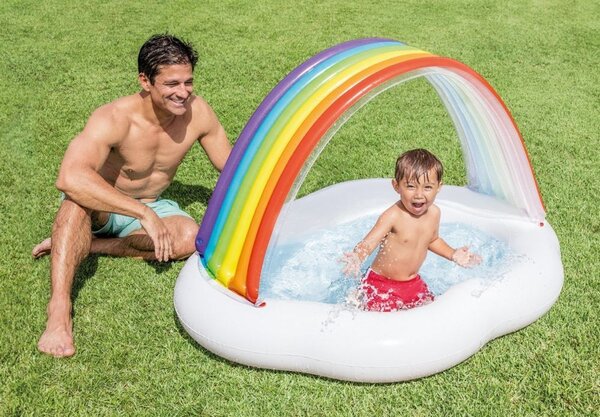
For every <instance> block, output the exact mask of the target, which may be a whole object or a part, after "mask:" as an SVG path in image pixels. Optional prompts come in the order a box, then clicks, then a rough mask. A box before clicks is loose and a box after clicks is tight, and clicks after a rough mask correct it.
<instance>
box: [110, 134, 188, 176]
mask: <svg viewBox="0 0 600 417" xmlns="http://www.w3.org/2000/svg"><path fill="white" fill-rule="evenodd" d="M194 142H195V138H193V137H192V136H191V135H188V134H186V132H182V133H181V134H177V135H174V134H169V133H167V132H162V133H156V132H147V133H143V132H140V133H139V134H130V135H129V136H128V137H127V138H125V139H124V140H123V141H122V142H121V143H120V144H119V145H118V146H117V147H115V148H113V150H112V151H111V155H110V156H109V159H108V161H107V162H109V163H110V164H111V165H114V164H117V165H118V166H119V171H121V172H122V173H124V174H126V175H127V176H128V177H132V178H134V177H145V176H147V175H148V174H150V173H152V172H172V171H174V170H176V169H177V167H178V166H179V164H180V163H181V161H182V160H183V158H184V157H185V155H186V154H187V152H188V151H189V150H190V148H191V147H192V145H193V144H194Z"/></svg>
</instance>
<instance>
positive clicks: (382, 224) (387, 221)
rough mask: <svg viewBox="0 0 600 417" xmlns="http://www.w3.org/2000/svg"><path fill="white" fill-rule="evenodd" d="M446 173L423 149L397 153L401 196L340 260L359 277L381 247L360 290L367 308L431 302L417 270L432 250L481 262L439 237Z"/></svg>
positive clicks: (396, 182)
mask: <svg viewBox="0 0 600 417" xmlns="http://www.w3.org/2000/svg"><path fill="white" fill-rule="evenodd" d="M443 171H444V169H443V167H442V163H441V162H440V161H439V159H437V158H436V157H435V156H434V155H433V154H432V153H430V152H429V151H426V150H425V149H414V150H412V151H408V152H405V153H403V154H402V155H400V157H398V160H397V161H396V172H395V178H394V179H393V180H392V186H393V187H394V190H396V192H397V193H398V194H399V195H400V200H399V201H398V202H396V203H395V204H394V205H393V206H391V207H390V208H388V209H387V210H386V211H385V212H383V214H382V215H381V216H379V219H377V222H376V223H375V226H373V228H372V229H371V231H370V232H369V233H368V234H367V235H366V236H365V237H364V239H363V240H362V241H360V242H359V243H358V244H357V245H356V247H355V248H354V251H353V252H351V253H346V254H344V258H343V259H342V261H343V262H344V263H345V264H346V265H345V267H344V273H345V274H347V275H354V276H358V275H359V274H360V266H361V264H362V262H363V261H364V260H365V259H366V258H367V257H368V256H369V255H370V254H371V252H373V250H374V249H375V247H376V246H378V245H380V246H381V247H380V250H379V253H378V254H377V257H376V258H375V260H374V261H373V264H372V265H371V268H369V270H368V271H367V273H366V274H365V276H364V278H363V279H362V282H361V286H360V289H359V291H360V292H359V294H360V295H361V297H362V299H363V300H362V301H363V303H364V306H363V307H364V308H365V309H367V310H374V311H394V310H398V309H407V308H412V307H416V306H418V305H422V304H425V303H428V302H431V301H433V298H434V296H433V294H432V293H431V292H430V291H429V288H428V287H427V284H425V282H424V281H423V280H421V277H420V276H419V274H418V271H419V268H420V267H421V265H422V264H423V262H424V261H425V257H426V255H427V250H428V249H429V250H430V251H432V252H433V253H435V254H437V255H440V256H443V257H444V258H446V259H448V260H452V261H453V262H455V263H457V264H458V265H460V266H463V267H471V266H474V265H477V264H479V262H481V258H480V257H479V256H478V255H475V254H473V253H470V252H469V251H468V249H467V247H462V248H459V249H453V248H451V247H450V246H449V245H448V244H447V243H446V242H445V241H444V240H443V239H442V238H441V237H439V235H438V231H439V225H440V209H439V208H438V207H437V206H435V205H434V204H433V202H434V201H435V197H436V195H437V193H438V192H439V191H440V188H441V186H442V175H443Z"/></svg>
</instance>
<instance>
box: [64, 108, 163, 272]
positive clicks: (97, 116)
mask: <svg viewBox="0 0 600 417" xmlns="http://www.w3.org/2000/svg"><path fill="white" fill-rule="evenodd" d="M128 129H129V125H128V122H127V121H126V120H124V119H120V118H119V115H118V114H115V112H114V111H113V109H112V107H110V105H108V106H103V107H101V108H99V109H98V110H96V111H95V112H94V113H93V114H92V115H91V116H90V119H89V120H88V123H87V124H86V126H85V128H84V129H83V131H82V132H81V133H80V134H79V135H78V136H77V137H75V139H73V140H72V141H71V143H70V144H69V147H68V148H67V151H66V152H65V156H64V158H63V161H62V164H61V168H60V171H59V174H58V179H57V180H56V188H58V189H59V190H60V191H62V192H64V193H65V195H67V197H68V198H69V199H71V200H73V201H74V202H76V203H77V204H79V205H80V206H82V207H85V208H88V209H91V210H94V211H104V212H111V213H120V214H124V215H127V216H130V217H135V218H137V219H139V220H140V223H141V224H142V227H143V228H144V229H145V230H146V232H147V233H148V235H149V236H150V238H151V239H152V241H153V242H154V247H155V253H156V257H157V259H158V260H168V259H169V257H170V256H172V255H173V245H172V241H171V237H170V236H169V233H168V230H167V228H166V227H165V226H164V224H163V223H162V221H161V220H160V219H159V217H158V216H157V215H156V213H154V211H152V210H151V209H150V208H148V207H147V206H146V205H144V204H142V203H140V202H139V201H137V200H135V199H133V198H131V197H128V196H126V195H125V194H123V193H121V192H119V191H118V190H116V189H115V188H114V187H113V186H112V185H110V184H109V183H107V182H106V181H105V180H104V178H102V176H101V175H100V174H99V171H100V169H101V168H102V166H103V165H104V163H105V162H106V159H107V158H108V155H109V153H110V151H111V149H112V148H113V147H115V146H118V145H119V143H120V142H121V140H122V139H123V138H124V137H125V136H126V135H127V131H128Z"/></svg>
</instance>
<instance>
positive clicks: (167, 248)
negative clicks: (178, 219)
mask: <svg viewBox="0 0 600 417" xmlns="http://www.w3.org/2000/svg"><path fill="white" fill-rule="evenodd" d="M140 223H141V224H142V227H143V228H144V230H145V231H146V233H148V236H150V239H152V242H153V243H154V255H155V256H156V260H157V261H159V262H166V261H168V260H169V259H172V258H173V256H175V253H174V252H173V239H172V238H171V234H170V233H169V229H167V227H166V226H165V224H164V223H163V221H162V220H161V219H160V217H158V216H157V215H156V213H155V212H154V211H152V209H151V208H149V207H147V208H146V210H145V214H144V217H142V218H141V219H140Z"/></svg>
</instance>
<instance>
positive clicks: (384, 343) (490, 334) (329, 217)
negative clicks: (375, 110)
mask: <svg viewBox="0 0 600 417" xmlns="http://www.w3.org/2000/svg"><path fill="white" fill-rule="evenodd" d="M396 198H397V195H396V194H395V193H394V191H393V190H392V187H391V186H390V181H389V180H381V179H373V180H361V181H351V182H346V183H342V184H337V185H334V186H332V187H329V188H326V189H323V190H320V191H318V192H316V193H313V194H310V195H309V196H306V197H304V198H301V199H298V200H295V201H293V202H291V203H289V204H288V206H289V207H288V208H287V211H286V214H285V221H284V222H283V223H282V224H281V227H279V231H278V236H277V238H278V239H279V242H285V241H288V240H290V239H294V240H297V239H299V238H301V237H302V235H303V234H305V233H307V234H310V233H315V230H318V229H319V228H324V227H331V226H332V225H335V224H336V223H342V222H347V221H350V220H353V219H355V218H358V217H362V216H364V215H366V214H371V213H379V212H382V211H383V210H384V209H385V208H387V207H388V206H389V205H390V204H393V202H394V201H395V199H396ZM437 204H438V205H439V206H440V207H441V209H442V222H461V223H467V224H470V225H473V226H475V227H477V228H479V229H481V230H483V231H485V232H486V233H489V234H490V235H493V236H495V237H497V238H498V239H502V240H504V241H506V242H507V243H508V244H509V246H510V247H511V248H512V249H513V250H514V251H515V252H516V253H519V254H523V255H524V256H523V258H524V261H522V262H517V263H515V265H514V266H513V268H512V269H511V270H510V271H509V272H508V273H507V274H506V276H504V277H503V278H502V279H501V280H499V281H495V282H494V283H493V284H492V285H491V286H489V287H487V288H485V289H484V290H483V291H482V284H481V282H479V281H478V280H470V281H466V282H463V283H461V284H459V285H456V286H454V287H452V288H450V289H449V290H448V291H447V292H446V293H444V294H442V295H441V296H439V297H437V299H436V301H435V302H433V303H431V304H429V305H426V306H423V307H420V308H415V309H413V310H407V311H400V312H394V313H377V312H365V311H358V310H351V309H344V308H342V307H341V306H339V305H331V304H323V303H315V302H303V301H282V300H269V299H267V300H265V301H266V305H265V306H264V307H262V308H258V307H255V306H254V305H252V304H251V303H250V302H248V301H247V300H246V299H244V298H242V297H239V296H237V295H236V294H234V293H233V292H231V291H229V290H227V289H225V288H224V287H223V286H221V285H220V284H219V283H217V282H216V281H215V280H213V279H212V278H210V277H209V276H208V274H207V273H206V271H205V270H204V268H203V267H202V265H201V263H200V262H199V258H198V256H197V255H194V256H192V257H191V258H190V259H189V260H188V261H187V263H186V264H185V266H184V268H183V269H182V271H181V273H180V275H179V278H178V279H177V283H176V286H175V309H176V312H177V315H178V316H179V319H180V321H181V323H182V324H183V326H184V328H185V330H186V331H187V332H188V333H189V334H190V335H191V336H192V337H193V338H194V339H195V340H196V341H198V343H200V344H201V345H202V346H204V347H205V348H206V349H208V350H210V351H211V352H214V353H215V354H217V355H219V356H222V357H224V358H227V359H229V360H231V361H234V362H238V363H242V364H245V365H249V366H255V367H260V368H268V369H279V370H289V371H297V372H303V373H309V374H315V375H321V376H325V377H330V378H335V379H341V380H348V381H361V382H393V381H404V380H410V379H415V378H420V377H424V376H427V375H431V374H434V373H437V372H440V371H443V370H445V369H448V368H450V367H452V366H454V365H456V364H458V363H460V362H462V361H463V360H465V359H467V358H468V357H470V356H471V355H473V354H474V353H476V352H477V351H478V350H479V349H481V347H482V346H483V345H485V343H487V342H488V341H490V340H492V339H494V338H496V337H499V336H502V335H505V334H507V333H510V332H513V331H515V330H518V329H520V328H522V327H525V326H527V325H528V324H530V323H532V322H533V321H535V320H536V319H538V318H539V317H540V316H542V315H543V314H544V313H545V312H546V311H548V309H549V308H550V307H551V306H552V304H553V303H554V302H555V301H556V299H557V297H558V295H559V293H560V290H561V287H562V282H563V268H562V264H561V260H560V248H559V244H558V240H557V238H556V235H555V233H554V231H553V230H552V228H551V226H550V225H549V224H548V223H545V224H544V225H543V226H540V225H539V224H538V223H534V222H532V221H531V220H530V219H529V218H528V217H527V216H525V215H524V214H523V213H521V212H520V211H518V210H517V209H515V208H514V207H512V206H509V205H507V204H505V203H503V202H501V201H499V200H497V199H495V198H492V197H489V196H485V195H482V194H478V193H475V192H472V191H470V190H468V189H466V188H462V187H451V186H445V187H444V188H443V189H442V191H441V193H440V194H439V196H438V199H437ZM282 217H283V216H282Z"/></svg>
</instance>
